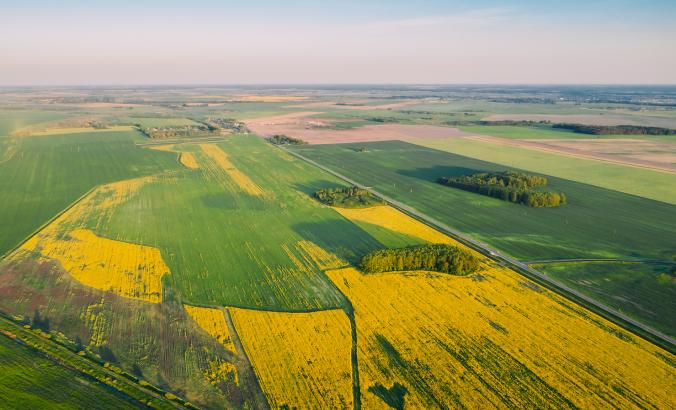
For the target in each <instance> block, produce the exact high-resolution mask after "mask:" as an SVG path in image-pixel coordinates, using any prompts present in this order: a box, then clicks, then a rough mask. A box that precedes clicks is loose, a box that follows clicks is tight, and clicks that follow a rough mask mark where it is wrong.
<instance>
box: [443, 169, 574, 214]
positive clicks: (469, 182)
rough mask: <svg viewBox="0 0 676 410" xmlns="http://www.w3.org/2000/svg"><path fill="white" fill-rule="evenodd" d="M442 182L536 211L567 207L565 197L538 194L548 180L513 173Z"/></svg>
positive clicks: (476, 175) (545, 193) (455, 177)
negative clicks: (536, 209)
mask: <svg viewBox="0 0 676 410" xmlns="http://www.w3.org/2000/svg"><path fill="white" fill-rule="evenodd" d="M438 182H439V183H440V184H442V185H447V186H450V187H454V188H459V189H462V190H465V191H469V192H475V193H478V194H481V195H486V196H490V197H493V198H498V199H501V200H503V201H508V202H513V203H516V204H522V205H527V206H532V207H535V208H553V207H556V206H559V205H563V204H565V203H566V195H565V194H564V193H560V192H551V191H539V190H536V188H539V187H543V186H545V185H547V178H545V177H541V176H537V175H529V174H524V173H519V172H513V171H504V172H481V173H478V174H472V175H463V176H452V177H441V178H439V179H438Z"/></svg>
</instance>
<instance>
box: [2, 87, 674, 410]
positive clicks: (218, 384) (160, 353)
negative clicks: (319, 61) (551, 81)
mask: <svg viewBox="0 0 676 410" xmlns="http://www.w3.org/2000/svg"><path fill="white" fill-rule="evenodd" d="M327 87H328V86H327ZM505 92H506V91H505ZM510 92H511V91H510ZM577 92H578V91H576V92H575V93H577ZM598 92H600V91H598ZM604 92H609V91H604ZM484 93H485V94H484ZM541 93H542V94H541ZM547 93H554V91H538V92H537V93H535V97H533V98H540V96H541V95H545V94H546V95H549V94H547ZM559 93H560V94H556V98H558V96H559V95H564V96H567V95H568V94H566V93H567V91H565V90H564V91H560V92H559ZM575 93H573V94H574V95H578V94H575ZM505 95H510V96H513V98H515V99H517V100H519V99H521V98H524V97H523V95H524V91H523V90H518V91H514V94H503V92H502V91H501V92H498V93H495V94H493V91H492V89H491V88H490V87H489V88H487V89H485V90H484V89H481V90H478V89H477V90H474V89H464V88H463V89H459V90H455V91H453V90H450V89H446V88H443V87H442V88H440V89H438V90H437V89H436V88H434V87H432V88H430V89H427V88H425V89H418V88H415V87H414V88H410V89H409V88H402V89H387V88H378V87H376V88H373V89H371V88H357V89H354V90H350V91H345V90H342V89H330V88H329V89H322V90H314V89H304V88H302V87H301V88H298V89H264V88H258V89H247V88H241V87H234V86H233V87H201V88H191V87H177V88H175V89H174V88H167V87H157V88H152V89H144V88H139V89H133V90H132V89H123V88H113V89H98V88H95V89H91V90H77V89H69V88H64V89H55V90H32V91H22V92H16V93H9V92H3V91H2V90H0V176H2V178H0V192H3V194H5V196H3V201H2V203H0V226H1V227H2V228H0V255H2V257H1V259H0V332H1V333H0V372H2V373H3V375H7V376H8V377H0V395H1V396H3V401H1V402H0V408H2V407H3V406H8V407H10V408H14V407H21V406H22V405H24V404H25V403H29V404H30V405H32V406H34V407H40V408H92V407H97V408H98V407H105V405H109V406H110V408H126V407H132V408H135V407H138V406H141V407H142V406H146V405H147V406H149V407H152V408H179V409H196V408H204V409H217V408H218V409H222V408H225V409H287V410H291V409H323V408H336V409H355V410H359V409H386V408H393V409H418V408H486V407H498V408H606V407H611V408H656V409H662V408H664V409H668V408H674V407H676V401H675V400H674V397H673V394H671V391H673V390H674V386H676V371H675V369H676V364H675V363H676V356H674V354H673V349H671V348H670V346H669V345H668V343H663V344H662V345H660V346H662V347H658V346H657V345H653V344H651V343H650V342H648V341H646V340H644V339H642V338H641V337H639V336H638V335H636V334H634V333H631V332H630V331H629V330H627V329H624V328H621V327H619V326H617V325H616V324H613V323H611V322H610V321H608V320H606V319H603V318H601V317H600V316H598V315H597V314H595V313H593V312H592V311H590V310H587V309H586V308H585V307H584V306H581V305H578V304H576V303H574V302H573V301H570V300H567V299H565V298H564V297H563V296H561V295H559V294H558V293H555V292H553V291H551V290H548V289H545V288H544V287H542V286H541V285H538V284H537V283H536V282H533V281H531V280H529V279H527V278H526V277H525V276H522V275H520V274H519V273H517V272H515V271H513V270H511V269H509V268H508V267H506V266H503V265H501V263H499V262H498V260H499V259H495V260H493V259H490V258H489V257H487V256H485V255H479V254H478V253H477V252H475V251H474V250H470V249H469V248H467V247H466V246H465V245H463V244H460V243H459V242H457V241H456V240H455V239H453V238H451V237H449V236H447V235H446V234H444V233H442V232H440V231H438V230H436V229H434V228H433V227H431V226H428V225H425V224H423V223H422V222H420V221H419V220H417V219H414V218H413V217H411V216H409V215H407V214H404V213H402V212H401V211H399V210H397V209H395V208H394V207H392V206H390V205H378V206H372V207H366V208H358V209H351V208H338V207H336V208H333V207H330V206H327V205H324V204H322V203H321V202H319V201H318V200H317V199H315V197H314V194H315V192H316V191H318V190H320V189H323V188H337V187H346V186H348V183H347V182H346V181H343V180H341V179H339V178H337V177H336V176H334V175H332V174H330V173H329V172H326V171H325V170H322V169H321V167H317V166H315V165H313V164H311V163H309V162H306V161H304V160H302V159H300V158H298V157H297V156H295V155H293V154H294V153H300V154H301V155H304V156H307V157H309V158H311V159H314V160H316V161H317V162H318V163H320V164H321V165H325V166H328V167H329V168H331V169H334V170H336V171H338V172H340V173H342V174H344V175H346V176H348V177H350V178H352V179H354V180H356V181H358V182H360V183H363V184H365V185H368V186H370V187H372V189H374V190H376V191H378V192H382V193H384V194H386V195H388V196H391V197H393V198H396V199H398V200H401V201H403V202H404V203H406V204H408V205H410V206H412V207H414V208H416V209H418V210H420V211H422V212H424V213H426V214H428V215H430V216H433V217H434V218H437V219H439V220H440V221H442V222H443V223H445V224H448V225H449V226H452V227H453V228H455V229H457V230H459V231H461V232H462V233H464V234H466V235H468V236H471V237H473V238H477V239H479V240H481V241H483V242H486V243H488V244H490V245H491V246H495V248H497V249H499V250H500V251H504V252H506V253H509V254H511V255H514V256H515V257H518V258H519V259H520V260H522V261H525V262H529V263H532V264H531V266H533V267H535V268H537V269H538V270H540V271H542V272H544V273H545V274H547V275H550V276H551V277H553V278H555V279H557V280H560V281H561V282H563V283H565V284H568V285H570V286H573V287H575V288H577V289H582V290H584V291H585V292H586V293H587V294H589V295H592V296H593V297H594V298H595V299H597V300H599V301H601V302H603V303H606V304H608V305H610V306H612V307H614V308H617V309H619V310H621V311H622V312H624V313H626V314H629V315H631V316H632V317H635V318H638V319H640V320H641V321H642V322H643V323H645V324H647V325H650V326H653V327H655V328H657V329H659V330H661V331H663V332H664V333H667V334H669V335H672V336H673V335H674V327H675V326H676V323H675V322H674V318H673V314H671V312H672V311H673V310H674V308H675V307H676V306H674V303H673V301H674V300H675V299H676V294H674V286H675V284H676V282H674V280H673V270H672V268H673V266H674V265H673V264H672V259H673V257H674V256H676V255H674V249H676V242H674V239H675V238H676V236H675V235H674V232H676V219H675V218H673V215H674V210H675V209H676V208H675V207H676V197H675V196H674V195H675V194H674V192H673V189H671V188H670V187H671V185H673V182H674V181H673V178H672V176H673V175H672V174H669V173H661V172H657V171H651V170H647V169H642V168H629V167H626V166H621V165H616V164H610V163H603V162H599V161H592V160H588V159H581V158H573V157H569V156H562V155H559V154H553V153H543V152H541V151H533V150H528V149H525V148H522V147H512V146H503V145H499V147H500V148H499V149H496V148H495V147H497V146H498V145H497V144H493V143H490V142H485V141H478V140H472V139H469V138H470V136H471V135H472V134H475V133H479V131H482V132H481V134H489V131H490V132H492V133H493V134H489V135H493V138H502V139H504V140H506V141H517V140H518V141H521V140H538V141H540V140H541V141H545V140H546V141H552V140H563V139H569V140H571V141H573V140H578V139H579V138H578V136H577V135H576V134H573V133H569V132H563V131H555V130H553V129H550V128H549V127H537V129H534V128H530V127H511V126H509V127H507V126H504V127H503V126H496V127H480V126H472V125H468V126H467V128H465V131H462V130H458V129H457V125H453V123H454V122H458V121H461V122H471V121H475V120H478V119H480V118H484V117H488V116H490V115H497V114H502V115H521V114H533V115H562V116H563V115H565V116H576V115H585V114H586V115H592V114H593V115H595V116H598V117H605V116H610V115H611V113H612V117H613V118H615V117H618V118H619V117H623V116H634V117H636V118H637V119H636V120H637V121H639V120H640V121H644V120H645V119H646V118H648V117H649V116H656V115H657V114H655V112H656V111H650V112H649V113H646V114H645V115H643V114H641V113H631V114H630V113H627V112H623V111H619V108H618V111H617V112H615V111H614V109H612V110H611V108H610V106H601V105H600V104H599V105H598V106H597V105H592V104H587V105H586V106H585V107H580V106H579V105H576V104H573V103H568V102H564V103H556V104H549V103H548V104H536V103H532V102H524V103H513V102H505V103H499V102H496V101H493V100H495V99H500V98H503V97H504V96H505ZM552 95H554V94H552ZM595 95H596V94H595ZM477 96H481V98H479V97H477ZM510 98H511V97H510ZM548 98H549V97H548ZM551 98H554V97H551ZM575 98H577V97H575ZM524 99H525V100H527V101H531V98H530V97H529V98H524ZM554 99H555V98H554ZM557 101H558V100H557ZM566 101H568V100H566ZM17 107H20V108H21V109H17ZM622 107H625V106H622ZM627 107H628V108H627ZM625 108H626V109H627V110H629V109H631V108H632V106H631V105H629V104H627V106H626V107H625ZM664 111H665V112H666V111H667V110H666V109H665V110H664ZM601 113H603V114H601ZM210 118H214V119H218V120H219V121H222V122H223V123H230V120H234V121H245V122H246V124H247V125H248V126H249V128H250V131H251V132H248V131H246V130H244V129H237V128H233V129H232V130H230V129H229V131H228V134H227V135H221V134H218V135H214V136H213V137H211V138H209V139H205V138H193V137H190V138H188V137H185V138H179V139H175V140H174V139H172V140H170V141H167V142H158V141H153V140H152V139H150V138H148V137H146V136H145V135H143V134H142V133H140V132H139V131H138V130H135V129H134V128H131V127H130V125H131V124H140V126H142V127H165V126H168V127H171V126H181V125H190V124H194V122H195V121H196V122H199V121H207V120H208V119H210ZM660 118H663V119H664V118H669V117H668V116H667V115H666V114H665V115H662V116H661V117H660ZM94 120H96V121H97V122H101V123H102V124H105V125H107V126H109V127H111V128H108V129H106V130H105V132H102V131H99V130H98V129H96V130H94V129H92V128H88V127H90V126H89V125H86V124H88V123H89V122H90V121H94ZM78 124H85V125H84V126H80V125H78ZM118 126H121V127H128V128H118ZM259 127H260V128H259ZM266 127H267V128H266ZM276 127H279V128H276ZM284 127H289V128H288V130H287V129H286V128H284ZM17 130H23V131H24V132H23V133H18V132H16V131H17ZM29 130H30V132H28V131H29ZM39 130H46V131H42V132H41V131H39ZM282 131H284V132H286V131H289V132H296V131H298V132H300V133H302V134H303V135H304V136H308V137H309V138H308V140H309V142H310V143H311V144H310V145H304V146H299V147H291V148H288V147H281V148H280V147H277V146H274V145H272V144H270V143H268V142H267V141H265V139H264V138H262V136H264V135H266V134H269V133H276V132H282ZM483 131H485V133H484V132H483ZM39 133H42V134H44V135H39V136H38V135H35V134H39ZM540 133H542V134H540ZM498 134H500V135H498ZM564 135H565V136H564ZM290 136H295V135H292V134H290ZM313 138H314V139H313ZM548 138H549V139H548ZM646 138H647V137H646ZM646 138H643V137H641V138H640V139H641V140H645V139H646ZM389 139H400V140H402V139H412V140H415V142H416V144H413V143H409V142H403V141H382V140H389ZM370 140H378V141H376V142H369V141H370ZM607 140H608V141H610V140H616V138H615V137H612V138H608V139H607ZM337 141H354V143H348V144H335V142H337ZM666 142H668V141H667V139H662V140H660V143H666ZM421 144H425V145H429V147H425V146H422V145H421ZM430 147H436V148H438V149H433V148H430ZM287 149H290V150H292V151H291V152H289V151H287ZM463 154H465V155H466V156H463ZM506 168H509V169H517V170H523V171H527V172H530V173H537V174H542V175H546V176H548V178H549V184H548V188H550V189H552V190H556V191H563V192H565V193H566V194H567V196H568V198H569V202H570V203H569V204H568V205H565V206H562V207H559V208H552V209H534V208H528V207H525V206H520V205H515V204H510V203H507V202H504V201H499V200H496V199H493V198H490V197H484V196H481V195H476V194H472V193H470V192H465V191H461V190H457V189H453V188H450V187H444V186H441V185H439V184H437V183H436V182H435V180H436V178H438V177H440V176H449V175H460V174H465V173H473V172H479V171H503V170H505V169H506ZM648 181H649V182H650V183H648ZM424 244H448V245H452V246H458V247H461V248H463V249H464V250H466V251H468V252H472V253H474V255H475V256H476V257H477V258H479V260H480V268H479V270H478V271H477V272H476V273H474V274H471V275H469V276H453V275H449V274H442V273H438V272H427V271H413V272H409V271H403V272H384V273H378V274H365V273H363V272H362V271H361V270H360V260H361V258H362V256H364V255H365V254H367V253H369V252H371V251H375V250H379V249H385V248H398V247H406V246H417V245H424ZM486 255H488V253H486ZM492 257H493V256H492ZM577 258H593V259H599V261H595V262H585V263H583V262H581V261H577V262H576V261H567V262H564V261H561V260H562V259H577ZM623 260H631V261H633V262H622V261H623ZM664 347H666V349H665V348H664ZM55 386H56V387H55ZM57 387H58V388H57Z"/></svg>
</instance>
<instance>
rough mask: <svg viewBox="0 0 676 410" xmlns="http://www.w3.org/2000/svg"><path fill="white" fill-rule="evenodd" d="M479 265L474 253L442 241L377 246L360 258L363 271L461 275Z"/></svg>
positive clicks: (469, 272)
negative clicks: (432, 243)
mask: <svg viewBox="0 0 676 410" xmlns="http://www.w3.org/2000/svg"><path fill="white" fill-rule="evenodd" d="M479 266H480V264H479V259H478V258H477V257H476V256H474V255H472V254H471V253H469V252H467V251H465V250H463V249H460V248H458V247H456V246H452V245H446V244H436V245H422V246H410V247H406V248H399V249H381V250H377V251H373V252H370V253H368V254H366V255H364V257H362V259H361V268H362V270H363V271H364V272H366V273H379V272H394V271H415V270H424V271H431V272H441V273H448V274H451V275H459V276H465V275H469V274H471V273H474V272H476V271H477V270H478V269H479Z"/></svg>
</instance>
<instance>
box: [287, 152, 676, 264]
mask: <svg viewBox="0 0 676 410" xmlns="http://www.w3.org/2000/svg"><path fill="white" fill-rule="evenodd" d="M362 146H364V147H366V148H367V149H368V151H367V152H358V148H360V147H362ZM294 150H296V151H297V152H299V153H301V154H303V155H305V156H307V157H309V158H310V159H314V160H316V161H318V162H319V163H321V164H324V165H327V166H328V167H330V168H332V169H334V170H336V171H338V172H340V173H343V174H344V175H346V176H347V177H349V178H353V179H355V180H357V181H358V182H361V183H364V184H366V185H369V186H373V187H374V189H376V190H378V191H380V192H382V193H384V194H386V195H389V196H391V197H393V198H395V199H399V200H402V201H404V202H405V203H408V204H410V205H412V206H413V207H415V208H416V209H418V210H420V211H422V212H424V213H427V214H428V215H430V216H433V217H435V218H438V219H440V220H441V221H442V222H444V223H447V224H448V225H450V226H452V227H454V228H456V229H458V230H460V231H462V232H466V233H468V234H470V235H472V236H475V237H477V238H478V239H480V240H482V241H485V242H487V243H489V244H492V245H494V246H495V247H497V248H498V249H501V250H503V251H505V252H507V253H509V254H512V255H513V256H515V257H517V258H520V259H523V260H534V259H556V258H566V259H569V258H580V257H606V258H613V257H625V258H628V257H630V258H653V259H670V258H671V256H672V253H673V250H674V249H676V247H675V246H674V245H675V241H676V238H675V237H674V235H673V233H674V232H676V220H675V219H674V218H673V216H674V212H675V211H676V206H674V205H670V204H666V203H662V202H658V201H652V200H649V199H645V198H640V197H636V196H632V195H627V194H623V193H620V192H617V191H611V190H608V189H602V188H598V187H594V186H591V185H587V184H581V183H578V182H574V181H570V180H565V179H560V178H553V177H550V178H549V181H550V182H549V185H548V186H549V187H550V189H552V190H555V191H559V192H564V193H565V194H566V195H567V196H568V199H569V202H570V204H569V205H567V206H562V207H560V208H556V209H530V208H527V207H523V206H517V205H514V204H509V203H505V202H503V201H500V200H497V199H493V198H487V197H484V196H482V195H478V194H474V193H470V192H464V191H462V190H458V189H452V188H449V187H444V186H441V185H439V184H438V183H436V182H435V181H436V179H437V178H439V177H441V176H447V175H465V174H471V173H474V172H480V171H500V170H504V169H505V167H504V166H501V165H497V164H494V163H489V162H484V161H480V160H476V159H472V158H468V157H464V156H460V155H455V154H451V153H447V152H442V151H437V150H433V149H429V148H425V147H420V146H417V145H413V144H409V143H405V142H395V141H389V142H380V143H360V144H358V145H356V144H338V145H315V146H302V147H295V148H294Z"/></svg>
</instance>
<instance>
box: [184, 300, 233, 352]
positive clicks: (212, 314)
mask: <svg viewBox="0 0 676 410" xmlns="http://www.w3.org/2000/svg"><path fill="white" fill-rule="evenodd" d="M183 307H184V308H185V311H186V312H188V315H190V317H191V318H192V319H193V320H194V321H195V322H197V324H198V325H199V326H200V327H201V328H202V329H204V331H205V332H207V333H208V334H209V336H211V337H213V338H214V339H216V340H218V343H220V344H222V345H223V347H225V348H226V349H227V350H229V351H231V352H232V353H237V351H236V350H235V344H234V343H233V342H232V338H231V337H230V331H228V324H227V323H226V322H225V316H224V315H223V310H221V309H213V308H205V307H199V306H190V305H183Z"/></svg>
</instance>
